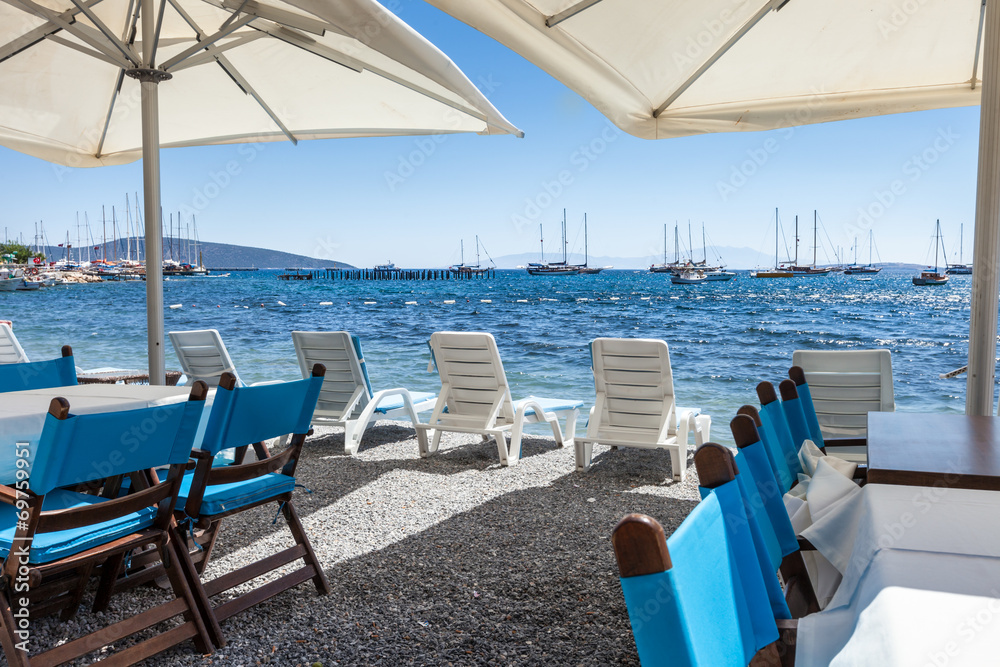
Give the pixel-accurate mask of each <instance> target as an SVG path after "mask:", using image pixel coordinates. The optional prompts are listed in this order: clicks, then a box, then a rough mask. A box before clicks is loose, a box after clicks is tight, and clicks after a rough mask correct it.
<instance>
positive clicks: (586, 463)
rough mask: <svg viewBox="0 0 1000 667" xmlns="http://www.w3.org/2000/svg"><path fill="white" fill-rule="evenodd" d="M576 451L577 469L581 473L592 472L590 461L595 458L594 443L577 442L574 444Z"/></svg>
mask: <svg viewBox="0 0 1000 667" xmlns="http://www.w3.org/2000/svg"><path fill="white" fill-rule="evenodd" d="M573 448H574V449H575V450H576V469H577V470H578V471H580V472H586V471H588V470H590V460H591V458H593V456H594V443H593V442H591V441H589V440H588V441H586V442H584V441H581V440H576V441H574V442H573Z"/></svg>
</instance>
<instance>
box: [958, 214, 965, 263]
mask: <svg viewBox="0 0 1000 667" xmlns="http://www.w3.org/2000/svg"><path fill="white" fill-rule="evenodd" d="M964 252H965V223H964V222H963V223H961V224H960V225H959V226H958V263H959V264H965V259H964V257H963V255H964Z"/></svg>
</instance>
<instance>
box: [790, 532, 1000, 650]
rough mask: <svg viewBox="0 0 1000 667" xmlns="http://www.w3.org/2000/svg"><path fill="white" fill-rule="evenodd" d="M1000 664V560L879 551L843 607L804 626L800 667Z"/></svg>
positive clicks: (814, 617)
mask: <svg viewBox="0 0 1000 667" xmlns="http://www.w3.org/2000/svg"><path fill="white" fill-rule="evenodd" d="M996 664H1000V559H998V558H993V557H986V556H967V555H960V554H945V553H936V552H930V551H905V550H900V549H882V550H879V551H878V552H877V553H876V554H875V555H874V556H873V558H872V560H871V562H870V563H869V564H868V567H867V568H866V569H865V571H864V572H863V574H862V575H861V577H860V578H859V580H858V582H857V586H856V587H855V591H854V595H853V596H852V598H851V599H850V600H849V601H847V602H846V603H845V604H844V605H842V606H839V607H833V606H832V605H831V607H829V608H828V609H827V610H826V611H823V612H820V613H818V614H812V615H810V616H807V617H805V618H803V619H800V620H799V627H798V638H797V645H796V653H795V665H796V667H827V666H828V665H829V666H831V667H921V666H923V665H928V666H930V665H935V666H938V667H944V666H945V665H947V666H948V667H960V666H961V667H982V666H984V665H996Z"/></svg>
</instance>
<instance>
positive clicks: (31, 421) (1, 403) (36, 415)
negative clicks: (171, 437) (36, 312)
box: [0, 384, 215, 484]
mask: <svg viewBox="0 0 1000 667" xmlns="http://www.w3.org/2000/svg"><path fill="white" fill-rule="evenodd" d="M190 393H191V390H190V388H188V387H161V386H149V385H135V384H81V385H75V386H71V387H59V388H56V389H35V390H32V391H12V392H7V393H0V484H11V483H13V482H14V481H15V477H14V473H15V470H16V468H15V457H14V444H15V443H17V442H27V443H29V451H30V452H31V456H32V458H34V453H35V451H34V450H35V447H36V446H37V445H38V439H39V437H40V436H41V433H42V426H43V425H44V424H45V415H46V414H47V413H48V410H49V403H51V402H52V399H53V398H55V397H57V396H62V397H63V398H65V399H66V400H67V401H69V407H70V413H71V414H87V413H95V412H116V411H119V410H138V409H140V408H147V407H155V406H158V405H169V404H171V403H179V402H181V401H184V400H187V397H188V395H189V394H190ZM214 396H215V391H214V390H211V391H210V392H209V396H208V399H207V401H206V405H205V411H204V413H203V415H202V421H201V426H200V428H199V432H198V437H197V438H196V442H201V436H202V434H203V433H204V428H205V425H206V424H207V417H208V413H209V411H210V408H211V400H212V399H213V398H214Z"/></svg>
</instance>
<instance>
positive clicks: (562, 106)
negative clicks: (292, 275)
mask: <svg viewBox="0 0 1000 667" xmlns="http://www.w3.org/2000/svg"><path fill="white" fill-rule="evenodd" d="M399 15H400V17H401V18H402V19H403V20H404V21H406V22H408V23H409V24H410V25H412V26H413V27H414V28H415V29H416V30H418V31H419V32H421V33H423V34H424V35H425V36H426V37H427V38H428V39H429V40H430V41H432V42H433V43H435V44H436V45H438V47H439V48H441V49H442V50H443V51H444V52H445V53H446V54H448V55H449V56H450V57H451V58H452V59H453V60H454V61H455V62H456V63H457V64H458V65H459V67H461V68H462V70H463V71H465V73H466V74H467V75H468V76H469V78H470V79H471V80H472V81H473V82H474V83H476V84H477V85H479V86H480V88H481V89H483V91H484V92H485V93H486V95H487V97H488V98H489V99H490V100H491V101H492V102H493V104H494V105H495V106H496V107H497V108H498V109H500V111H501V112H503V114H504V115H505V116H506V117H507V118H508V119H509V120H510V121H511V122H513V123H514V124H515V125H517V126H518V127H520V128H521V129H522V130H524V132H525V137H524V138H523V139H516V138H514V137H509V136H500V137H486V136H476V135H449V136H443V137H438V138H437V139H436V140H431V139H427V138H413V137H410V138H374V139H338V140H328V141H303V142H300V143H299V144H298V146H292V145H291V144H278V143H275V144H265V145H264V146H263V150H260V151H259V152H257V153H255V154H254V159H253V160H252V161H248V160H247V154H246V151H245V150H244V152H240V149H239V147H237V146H220V147H206V148H183V149H171V150H164V151H163V152H162V154H161V161H162V166H161V168H162V175H163V184H162V191H163V205H164V209H165V211H166V212H169V211H177V210H180V209H184V210H192V209H193V210H197V222H198V229H199V232H200V236H201V238H202V239H203V240H207V241H219V242H229V243H240V244H245V245H255V246H263V247H269V248H275V249H279V250H286V251H289V252H296V253H301V254H305V255H311V256H317V257H322V258H333V259H338V260H343V261H345V262H348V263H351V264H355V265H358V266H371V265H374V264H376V263H382V262H385V261H387V260H392V261H393V262H395V263H396V264H398V265H401V266H420V267H431V266H444V265H447V264H451V263H454V262H457V261H458V259H459V240H460V239H463V238H464V239H465V241H466V247H467V253H466V256H467V259H468V258H469V255H470V252H471V248H472V246H473V244H474V241H473V239H474V236H475V235H476V234H478V235H479V236H480V238H481V239H482V241H483V243H484V244H485V246H486V247H487V248H488V250H489V252H490V254H491V255H493V256H494V257H497V256H500V255H506V254H515V253H523V252H535V251H537V248H538V231H537V222H538V221H541V222H543V223H545V226H546V240H547V241H550V240H551V241H552V242H553V244H552V246H551V247H552V248H553V249H555V247H556V243H555V239H557V237H558V222H559V220H560V219H561V216H562V209H563V207H565V208H567V209H568V210H569V220H570V225H571V232H570V235H571V237H572V236H573V235H574V234H575V232H574V230H573V229H572V228H573V227H578V226H579V225H580V221H581V220H582V216H583V213H584V212H586V213H587V215H588V219H589V222H590V225H589V227H590V249H591V253H592V254H599V255H609V256H621V257H640V256H658V255H660V254H661V253H662V245H663V241H662V238H663V224H664V223H669V224H671V225H673V222H674V221H675V220H679V221H681V223H682V224H684V223H685V222H686V221H687V220H688V219H690V220H691V221H693V222H694V223H695V224H697V223H699V222H702V221H704V222H705V224H706V225H707V228H708V231H709V234H710V236H711V238H712V239H713V240H714V241H715V242H716V243H717V244H720V245H727V246H745V247H749V248H752V249H754V250H758V249H760V250H763V251H764V253H765V255H766V253H769V252H773V251H772V250H771V249H773V247H774V240H773V236H770V235H771V234H773V227H771V230H772V231H770V232H769V231H768V228H769V227H770V226H771V225H772V224H773V217H774V209H775V207H778V208H779V209H780V211H781V219H782V224H783V225H784V227H785V228H786V230H789V231H788V235H789V238H790V236H791V232H790V229H791V223H792V220H793V218H794V216H795V215H796V214H798V215H799V216H801V217H802V218H803V219H808V220H811V218H812V211H813V209H818V211H819V216H820V219H821V220H822V221H823V223H824V226H825V228H826V230H827V232H828V234H829V236H830V238H831V239H832V241H833V243H834V244H835V245H841V246H844V247H845V248H846V247H848V246H850V245H851V243H852V238H853V236H854V235H855V234H856V233H858V234H860V235H862V236H864V235H865V234H866V233H867V229H868V226H869V225H871V226H872V228H873V229H874V231H875V237H876V243H877V245H878V248H879V250H880V253H881V258H882V260H883V261H901V262H914V263H925V262H927V261H929V259H928V257H929V255H928V252H929V248H930V252H931V253H932V252H933V248H932V234H933V227H934V220H935V219H937V218H940V219H941V223H942V227H943V230H944V234H945V241H946V245H947V247H948V251H949V256H951V255H954V256H955V259H956V260H957V254H958V236H959V224H960V223H963V222H964V223H965V259H966V261H970V259H971V253H972V235H973V229H972V228H973V220H974V213H975V191H976V167H977V161H976V156H977V151H978V128H979V108H978V107H974V108H964V109H951V110H943V111H930V112H920V113H912V114H903V115H894V116H884V117H880V118H872V119H865V120H858V121H846V122H838V123H827V124H822V125H811V126H804V127H799V128H794V130H780V131H774V132H766V133H760V132H749V133H728V134H716V135H705V136H699V137H690V138H684V139H670V140H660V141H647V140H642V139H636V138H634V137H631V136H630V135H627V134H625V133H623V132H621V131H619V130H617V129H616V128H614V127H613V126H611V125H610V123H609V122H608V121H607V120H606V119H605V118H604V117H603V116H602V115H601V114H599V113H598V112H597V111H596V110H595V109H594V108H593V107H592V106H591V105H590V104H588V103H587V102H585V101H584V100H583V99H582V98H580V97H579V96H578V95H576V94H575V93H573V92H571V91H570V90H568V89H567V88H566V87H565V86H563V85H562V84H560V83H559V82H558V81H556V80H555V79H553V78H552V77H550V76H549V75H547V74H545V73H544V72H542V71H541V70H539V69H538V68H536V67H535V66H534V65H532V64H530V63H528V62H527V61H525V60H524V59H522V58H521V57H520V56H518V55H516V54H515V53H513V52H512V51H510V50H508V49H507V48H506V47H504V46H502V45H500V44H498V43H497V42H494V41H493V40H492V39H490V38H488V37H485V36H484V35H482V34H480V33H478V32H476V31H474V30H472V29H471V28H468V27H467V26H465V25H464V24H462V23H460V22H458V21H455V20H454V19H452V18H451V17H449V16H447V15H445V14H442V13H441V12H439V11H438V10H436V9H434V8H432V7H430V6H428V5H426V4H424V3H423V2H421V1H419V0H402V4H401V9H400V11H399ZM769 140H770V143H767V142H768V141H769ZM588 145H592V146H593V147H594V148H596V149H601V150H600V151H599V153H597V152H595V153H593V155H594V157H593V159H585V160H581V159H580V157H581V153H580V152H579V151H580V150H581V148H583V147H586V146H588ZM765 146H769V147H771V149H772V151H771V152H770V153H767V155H766V160H762V159H761V157H762V156H761V154H762V152H764V151H762V149H763V148H764V147H765ZM775 147H776V148H775ZM755 155H756V156H757V159H758V162H762V164H760V166H759V167H756V166H754V165H751V166H754V167H755V168H754V169H753V172H754V173H752V175H751V176H749V177H747V178H743V174H740V173H738V172H736V170H738V169H739V168H740V166H741V165H743V164H744V163H745V162H746V161H747V160H750V159H752V158H753V157H754V156H755ZM921 156H923V157H922V158H921ZM914 158H916V160H915V159H914ZM231 160H237V161H238V162H240V164H241V165H242V171H241V173H240V174H239V175H238V176H237V177H235V178H233V179H232V182H230V183H228V184H227V185H226V187H225V188H221V189H216V188H214V187H213V186H212V185H211V184H212V174H213V173H217V172H219V171H220V170H222V169H224V167H225V165H226V163H227V162H229V161H231ZM418 163H419V164H418ZM417 164H418V166H416V168H414V169H412V173H411V170H410V168H409V167H410V166H413V165H417ZM584 167H585V168H584ZM566 169H568V170H570V172H571V173H572V176H573V181H572V183H571V184H570V185H569V186H568V187H565V188H564V189H563V191H562V192H560V193H559V194H558V196H557V197H555V198H554V200H553V201H552V203H551V204H550V205H549V206H548V207H547V208H544V209H541V210H535V209H534V208H533V207H532V205H531V202H533V201H534V202H538V201H539V195H540V194H541V193H544V192H545V184H546V183H550V182H552V181H553V180H555V178H556V175H557V174H558V173H559V172H560V171H562V170H566ZM750 170H751V169H749V168H746V169H745V171H750ZM0 173H2V174H3V179H2V185H0V194H2V201H3V205H2V208H0V226H2V227H4V228H6V230H7V233H8V234H9V235H10V236H15V235H16V234H19V233H23V234H24V235H25V237H26V238H27V239H29V240H30V238H31V237H32V235H33V234H34V223H35V222H37V221H39V220H41V221H44V223H45V229H46V232H47V235H48V238H49V240H50V242H52V243H58V242H61V241H62V240H64V238H65V235H66V231H67V230H69V229H71V228H72V229H73V231H72V236H74V237H75V234H76V232H75V224H76V217H77V213H78V212H79V214H80V216H81V218H82V216H83V214H84V213H86V214H87V216H88V217H89V219H90V221H91V225H92V228H93V229H94V230H95V232H96V233H99V232H97V231H96V230H99V227H100V225H99V223H98V225H96V226H94V223H95V221H99V220H100V215H101V206H102V205H105V206H106V207H107V208H108V210H109V215H110V207H111V206H112V205H116V206H117V207H118V208H119V211H120V209H121V207H123V206H124V202H125V195H126V193H129V194H130V196H131V195H132V194H133V193H135V192H139V193H140V195H141V189H142V171H141V165H140V163H138V162H137V163H134V164H132V165H126V166H122V167H104V168H97V169H72V170H67V169H64V168H61V167H55V166H53V165H50V164H48V163H46V162H43V161H41V160H38V159H36V158H31V157H27V156H24V155H21V154H19V153H16V152H14V151H11V150H8V149H4V148H0ZM734 173H736V176H735V177H734ZM399 175H404V176H405V178H403V179H402V180H401V181H400V179H398V178H395V176H399ZM894 182H896V184H895V185H896V192H897V194H892V192H891V190H892V186H893V183H894ZM216 192H218V194H217V196H214V197H212V198H207V197H206V196H205V195H206V193H207V194H210V195H214V194H216ZM890 197H891V199H892V201H891V203H889V200H890ZM540 201H541V203H543V204H544V203H546V197H544V196H543V197H541V200H540ZM886 203H888V205H885V204H886ZM865 211H867V212H868V216H869V217H867V218H865V217H864V216H863V212H865ZM522 221H533V222H531V223H530V224H522ZM185 222H187V219H185ZM168 224H169V218H168V217H167V215H166V213H165V220H164V226H165V227H166V226H167V225H168ZM859 230H860V231H859ZM2 231H3V230H0V233H2ZM695 245H696V246H697V245H699V244H698V243H696V244H695ZM546 247H550V246H549V245H548V243H547V244H546ZM581 249H582V248H581ZM765 255H762V260H763V259H764V258H765ZM821 261H822V253H821Z"/></svg>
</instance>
